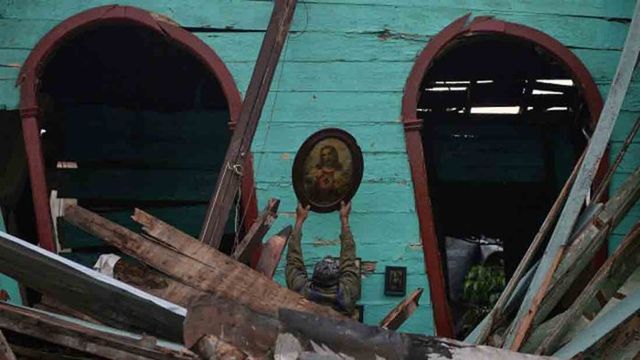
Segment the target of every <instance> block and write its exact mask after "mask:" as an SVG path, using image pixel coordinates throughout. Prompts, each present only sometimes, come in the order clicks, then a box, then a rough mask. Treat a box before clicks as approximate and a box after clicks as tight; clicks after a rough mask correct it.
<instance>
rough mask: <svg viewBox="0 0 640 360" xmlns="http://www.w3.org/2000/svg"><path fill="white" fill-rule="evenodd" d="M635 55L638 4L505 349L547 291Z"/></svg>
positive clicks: (518, 339)
mask: <svg viewBox="0 0 640 360" xmlns="http://www.w3.org/2000/svg"><path fill="white" fill-rule="evenodd" d="M639 52H640V3H638V4H636V7H635V10H634V16H633V21H632V22H631V26H630V28H629V33H628V34H627V40H626V42H625V46H624V49H623V51H622V56H621V58H620V63H619V64H618V69H617V70H616V75H615V77H614V80H613V85H612V88H611V91H610V92H609V94H608V96H607V101H606V102H605V104H604V108H603V110H602V113H601V114H600V118H599V120H598V125H597V127H596V129H595V131H594V134H593V136H592V138H591V141H590V142H589V145H588V147H587V150H586V153H585V156H584V161H583V162H582V165H581V168H580V170H579V172H578V176H577V178H576V180H575V183H574V185H573V187H572V188H571V192H570V193H569V196H568V198H567V201H566V204H565V206H564V209H563V211H562V213H561V214H560V217H559V219H558V223H557V225H556V228H555V230H554V232H553V234H552V235H551V239H550V240H549V244H548V246H547V249H546V251H545V253H544V255H543V256H542V259H541V262H540V266H539V267H538V271H537V272H536V274H535V275H534V278H533V281H532V283H531V287H530V288H529V291H528V293H527V295H526V296H525V298H524V301H523V303H522V305H521V307H520V310H519V311H518V314H517V315H516V318H515V320H514V323H515V324H516V326H515V327H514V328H513V329H514V331H510V332H509V333H508V334H507V339H506V341H505V345H504V346H505V347H508V348H510V349H512V350H518V349H519V348H520V346H521V345H522V342H523V341H524V340H525V339H526V336H527V333H528V331H529V328H530V326H531V323H532V322H533V319H534V317H535V315H536V312H537V310H538V306H539V304H540V302H541V301H542V298H543V297H544V295H545V294H546V292H547V288H548V285H549V280H550V279H551V277H552V276H553V273H554V271H555V269H556V268H555V266H557V264H558V263H559V260H560V257H561V256H562V251H563V248H564V246H565V245H566V243H567V241H568V240H569V236H570V235H571V230H572V228H573V225H574V224H575V221H576V219H577V217H578V214H579V212H580V209H581V207H582V205H583V204H584V201H585V198H586V196H587V193H588V191H589V188H590V187H591V183H592V181H593V178H594V176H595V173H596V169H597V165H598V163H599V162H600V159H601V158H602V156H603V154H604V152H605V150H606V147H607V144H608V142H609V138H610V137H611V133H612V131H613V126H614V125H615V121H616V119H617V117H618V113H619V112H620V108H621V107H622V102H623V101H624V98H625V95H626V92H627V89H628V87H629V83H630V81H631V75H632V74H633V71H634V69H635V66H636V63H637V60H638V53H639Z"/></svg>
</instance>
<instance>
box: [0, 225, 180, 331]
mask: <svg viewBox="0 0 640 360" xmlns="http://www.w3.org/2000/svg"><path fill="white" fill-rule="evenodd" d="M34 269H37V271H34ZM0 272H2V273H5V274H7V275H10V276H12V277H13V278H15V279H17V280H18V281H19V282H21V283H23V284H25V285H26V286H29V287H30V288H33V289H35V290H37V291H39V292H41V293H44V294H48V295H51V296H53V297H55V298H56V299H58V300H59V301H61V302H63V303H64V304H66V305H69V306H72V307H74V308H76V309H77V310H79V311H82V312H83V313H86V314H88V315H90V316H92V317H94V318H96V319H98V320H99V321H101V322H104V323H105V324H108V325H112V326H116V327H120V328H124V329H134V330H138V331H144V332H146V333H148V334H151V335H154V336H159V337H163V338H167V339H170V340H178V339H180V338H181V337H182V334H181V326H180V324H181V323H182V321H183V318H184V316H185V314H186V310H185V309H184V308H182V307H180V306H177V305H175V304H172V303H170V302H167V301H165V300H163V299H160V298H157V297H155V296H152V295H149V294H147V293H144V292H143V291H140V290H138V289H136V288H134V287H132V286H130V285H127V284H124V283H122V282H120V281H118V280H115V279H113V278H110V277H107V276H105V275H102V274H99V273H97V272H95V271H93V270H91V269H89V268H86V267H84V266H81V265H78V264H76V263H74V262H72V261H70V260H67V259H64V258H62V257H60V256H58V255H56V254H53V253H51V252H49V251H46V250H44V249H41V248H39V247H37V246H34V245H32V244H30V243H28V242H26V241H23V240H20V239H18V238H16V237H14V236H11V235H9V234H6V233H3V232H0ZM42 274H47V276H46V277H43V276H42ZM65 284H66V285H65Z"/></svg>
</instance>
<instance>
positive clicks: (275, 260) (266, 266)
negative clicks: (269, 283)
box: [256, 225, 292, 279]
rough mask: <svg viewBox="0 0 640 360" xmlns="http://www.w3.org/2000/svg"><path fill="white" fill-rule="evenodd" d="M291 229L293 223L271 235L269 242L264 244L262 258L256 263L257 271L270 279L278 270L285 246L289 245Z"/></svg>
mask: <svg viewBox="0 0 640 360" xmlns="http://www.w3.org/2000/svg"><path fill="white" fill-rule="evenodd" d="M291 230H292V227H291V225H288V226H287V227H285V228H284V229H282V230H280V232H279V233H277V234H275V235H273V236H272V237H270V238H269V240H267V242H266V243H265V244H264V245H263V246H262V251H261V252H260V259H259V260H258V263H257V264H256V271H257V272H259V273H261V274H262V275H264V276H266V277H268V278H269V279H273V274H274V273H275V272H276V268H277V267H278V264H279V263H280V258H281V257H282V253H283V252H284V248H285V246H287V242H288V241H289V235H291Z"/></svg>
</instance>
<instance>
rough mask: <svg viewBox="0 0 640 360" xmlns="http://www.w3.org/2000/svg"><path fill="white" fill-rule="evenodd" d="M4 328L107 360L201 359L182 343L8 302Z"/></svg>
mask: <svg viewBox="0 0 640 360" xmlns="http://www.w3.org/2000/svg"><path fill="white" fill-rule="evenodd" d="M0 328H3V329H8V330H11V331H13V332H17V333H20V334H24V335H28V336H32V337H35V338H38V339H42V340H46V341H48V342H51V343H54V344H58V345H62V346H65V347H69V348H72V349H75V350H79V351H83V352H86V353H89V354H92V355H96V356H100V357H103V358H107V359H196V358H197V356H196V355H195V354H194V353H192V352H191V351H189V350H188V349H186V348H184V347H183V346H181V345H179V344H175V343H167V342H164V341H160V340H157V339H156V338H153V337H149V336H145V335H138V334H134V333H129V332H125V331H121V330H117V329H113V328H109V327H106V326H101V325H96V324H93V323H89V322H85V321H82V320H78V319H73V318H69V317H66V316H62V315H56V314H52V313H47V312H44V311H41V310H36V309H31V308H26V307H21V306H15V305H10V304H7V303H0Z"/></svg>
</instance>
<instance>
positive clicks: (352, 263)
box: [338, 229, 360, 313]
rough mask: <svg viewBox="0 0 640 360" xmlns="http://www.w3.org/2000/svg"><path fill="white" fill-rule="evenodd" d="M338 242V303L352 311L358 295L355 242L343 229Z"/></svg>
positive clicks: (358, 281)
mask: <svg viewBox="0 0 640 360" xmlns="http://www.w3.org/2000/svg"><path fill="white" fill-rule="evenodd" d="M340 243H341V246H340V279H339V287H338V303H339V305H340V306H341V307H342V308H344V309H345V310H346V311H347V312H349V313H353V311H354V309H355V306H356V301H357V300H358V298H359V297H360V275H359V273H360V271H359V269H358V268H357V267H356V243H355V241H353V235H352V234H351V231H350V230H348V229H347V230H346V231H345V230H343V232H342V234H340Z"/></svg>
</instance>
